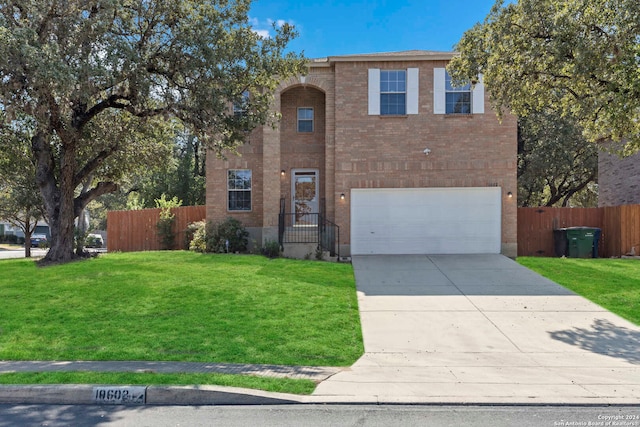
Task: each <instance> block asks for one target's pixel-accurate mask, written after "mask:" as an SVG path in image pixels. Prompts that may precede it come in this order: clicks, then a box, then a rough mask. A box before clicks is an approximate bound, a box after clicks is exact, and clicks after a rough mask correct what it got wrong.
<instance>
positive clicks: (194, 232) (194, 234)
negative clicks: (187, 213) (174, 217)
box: [187, 221, 207, 253]
mask: <svg viewBox="0 0 640 427" xmlns="http://www.w3.org/2000/svg"><path fill="white" fill-rule="evenodd" d="M187 235H190V236H191V238H190V239H189V243H188V245H187V247H188V248H189V250H190V251H195V252H201V253H204V252H206V251H207V223H206V222H204V221H198V222H194V223H191V224H189V226H188V227H187Z"/></svg>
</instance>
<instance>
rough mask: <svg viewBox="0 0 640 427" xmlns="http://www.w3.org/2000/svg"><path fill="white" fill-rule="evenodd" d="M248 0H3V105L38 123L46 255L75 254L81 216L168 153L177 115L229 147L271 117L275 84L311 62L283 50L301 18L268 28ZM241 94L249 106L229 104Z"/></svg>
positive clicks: (212, 142)
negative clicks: (254, 21) (238, 110)
mask: <svg viewBox="0 0 640 427" xmlns="http://www.w3.org/2000/svg"><path fill="white" fill-rule="evenodd" d="M249 6H250V0H230V1H227V0H67V1H57V0H26V1H25V0H0V81H1V82H2V83H1V84H0V108H2V110H3V111H4V112H5V113H6V117H7V119H6V120H5V121H4V123H3V125H4V126H11V124H12V123H13V120H15V118H16V117H18V116H20V115H24V116H27V117H29V118H30V120H31V121H32V122H33V124H34V125H33V129H31V131H30V132H31V134H32V136H31V140H30V149H31V153H32V156H33V159H34V162H35V167H36V182H37V185H38V188H39V190H40V193H41V195H42V199H43V202H44V205H45V209H46V212H45V213H46V216H47V220H48V222H49V225H50V228H51V248H50V250H49V252H48V254H47V256H46V258H45V262H66V261H69V260H71V259H73V258H74V253H73V237H74V235H73V229H74V219H75V218H76V217H77V216H78V214H79V213H80V211H81V210H82V209H83V208H84V207H85V206H86V205H87V204H88V203H89V202H90V201H91V200H94V199H96V198H97V197H99V196H100V195H103V194H107V193H110V192H113V191H115V190H116V189H117V188H118V181H117V179H118V178H119V177H121V176H122V175H123V174H124V171H125V169H130V168H132V167H136V165H140V163H142V164H144V163H145V162H153V161H154V160H155V161H161V158H162V153H165V152H166V147H167V144H166V141H167V140H172V139H173V137H174V136H175V135H170V134H171V128H172V122H173V120H176V121H178V122H179V123H180V125H181V126H184V127H186V128H188V129H190V131H191V132H192V133H193V134H194V135H195V136H197V137H198V138H199V140H200V141H203V142H204V143H206V144H208V146H209V147H211V148H213V149H214V150H217V151H218V152H222V151H223V150H225V149H230V150H233V149H234V148H235V147H237V145H238V144H240V143H242V140H243V137H244V135H246V133H247V132H248V131H249V130H251V129H252V128H254V127H255V126H257V125H260V124H265V123H267V122H268V121H269V120H270V119H271V118H270V117H269V108H268V107H269V105H270V101H271V96H272V95H271V94H272V92H273V89H274V88H275V87H276V85H277V83H278V81H279V79H280V78H286V77H288V76H290V75H294V74H299V73H301V72H303V68H304V61H303V58H302V57H301V55H298V54H294V53H287V52H286V51H285V48H286V45H287V44H288V42H289V41H290V40H291V39H292V38H293V37H294V36H295V32H294V30H293V28H292V27H291V26H289V25H286V24H285V25H283V26H281V27H277V28H276V27H274V33H275V35H274V36H273V37H266V38H265V37H262V36H260V35H258V34H257V33H256V32H254V31H253V29H252V28H251V25H250V23H249V19H248V17H247V13H248V11H249ZM246 93H249V94H250V96H249V97H246V96H245V94H246ZM233 103H243V112H244V113H243V114H233V109H232V108H230V105H232V104H233ZM169 147H170V145H169ZM87 182H90V186H89V188H88V189H85V191H83V192H82V193H81V192H80V188H81V187H82V186H83V184H86V183H87Z"/></svg>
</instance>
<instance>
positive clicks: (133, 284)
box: [0, 252, 363, 366]
mask: <svg viewBox="0 0 640 427" xmlns="http://www.w3.org/2000/svg"><path fill="white" fill-rule="evenodd" d="M0 301H1V302H2V311H1V314H0V360H151V361H153V360H158V361H192V362H221V363H261V364H262V363H264V364H276V365H311V366H348V365H351V364H352V363H353V362H355V361H356V360H357V359H358V357H360V355H362V353H363V344H362V335H361V331H360V321H359V315H358V306H357V299H356V291H355V281H354V277H353V270H352V268H351V265H349V264H338V263H326V262H317V261H299V260H289V259H275V260H269V259H267V258H264V257H261V256H248V255H247V256H239V255H203V254H196V253H192V252H140V253H114V254H106V255H102V256H100V257H98V258H96V259H91V260H87V261H82V262H75V263H71V264H66V265H60V266H52V267H45V268H39V267H37V266H36V265H35V264H34V262H33V261H30V260H24V259H20V260H5V261H0Z"/></svg>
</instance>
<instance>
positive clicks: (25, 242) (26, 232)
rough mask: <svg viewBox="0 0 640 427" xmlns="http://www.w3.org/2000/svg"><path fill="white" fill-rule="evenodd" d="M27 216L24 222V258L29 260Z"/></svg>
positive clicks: (29, 227)
mask: <svg viewBox="0 0 640 427" xmlns="http://www.w3.org/2000/svg"><path fill="white" fill-rule="evenodd" d="M29 219H30V218H29V216H27V218H26V219H25V222H24V257H25V258H31V223H30V221H29Z"/></svg>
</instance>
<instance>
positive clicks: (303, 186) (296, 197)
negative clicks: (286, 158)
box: [291, 169, 320, 226]
mask: <svg viewBox="0 0 640 427" xmlns="http://www.w3.org/2000/svg"><path fill="white" fill-rule="evenodd" d="M291 176H292V180H291V187H292V188H291V194H292V195H293V200H292V203H291V206H293V209H294V213H295V220H294V223H293V225H297V226H311V225H317V224H318V215H317V214H318V213H319V209H320V201H319V200H320V199H319V197H320V196H319V195H320V191H319V188H318V170H317V169H294V170H293V171H292V175H291Z"/></svg>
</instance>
